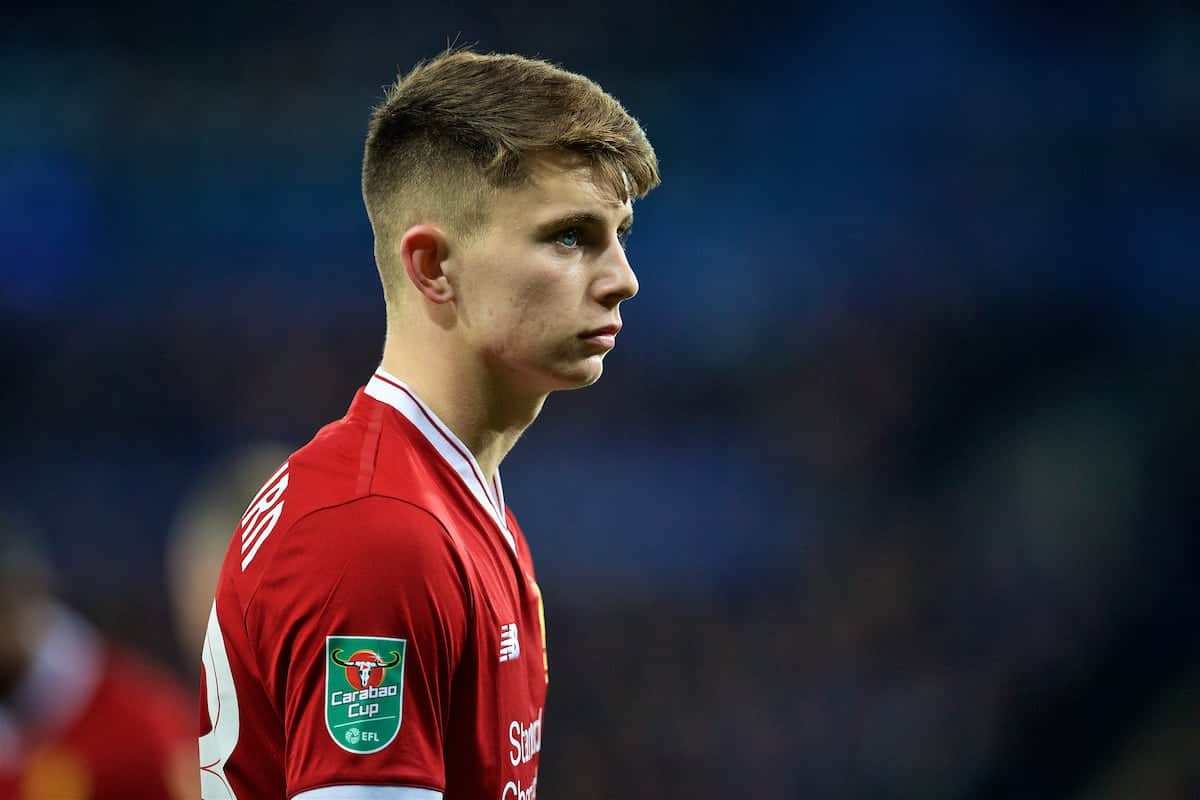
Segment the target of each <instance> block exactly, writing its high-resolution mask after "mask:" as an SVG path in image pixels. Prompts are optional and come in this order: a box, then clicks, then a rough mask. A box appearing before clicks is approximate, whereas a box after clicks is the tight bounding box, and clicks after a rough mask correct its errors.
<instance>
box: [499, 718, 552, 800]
mask: <svg viewBox="0 0 1200 800" xmlns="http://www.w3.org/2000/svg"><path fill="white" fill-rule="evenodd" d="M542 711H543V709H540V708H539V709H538V712H537V716H536V717H534V718H533V719H531V720H530V721H529V722H528V723H522V722H521V721H520V720H515V719H514V720H513V721H512V722H510V723H509V724H508V744H509V750H508V760H509V763H511V764H512V765H513V766H514V767H519V766H521V765H522V764H528V763H529V762H530V761H533V759H534V756H536V755H537V754H538V753H540V752H541V751H542ZM500 800H537V769H536V768H535V769H534V772H533V778H532V779H530V780H529V783H528V784H524V783H522V782H521V780H520V779H517V780H510V781H509V782H508V783H506V784H504V790H503V791H502V792H501V793H500Z"/></svg>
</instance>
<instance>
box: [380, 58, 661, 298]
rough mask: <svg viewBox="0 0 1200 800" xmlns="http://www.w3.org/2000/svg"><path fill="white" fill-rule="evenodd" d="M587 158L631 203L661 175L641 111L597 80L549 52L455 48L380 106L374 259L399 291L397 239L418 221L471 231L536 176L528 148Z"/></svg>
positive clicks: (395, 88)
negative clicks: (496, 200)
mask: <svg viewBox="0 0 1200 800" xmlns="http://www.w3.org/2000/svg"><path fill="white" fill-rule="evenodd" d="M550 151H564V152H567V153H574V154H577V155H579V156H582V157H584V158H585V159H587V161H589V162H590V163H591V165H592V167H593V168H594V169H595V170H596V171H597V173H598V176H599V180H601V181H602V182H603V183H604V184H606V185H607V186H609V187H610V188H611V189H612V190H613V191H614V192H615V193H616V196H617V197H619V198H621V200H622V201H625V200H629V199H631V196H632V197H633V198H640V197H643V196H644V195H645V194H646V193H647V192H649V191H650V190H651V189H653V188H654V187H655V186H657V185H658V183H659V174H658V159H657V158H656V157H655V155H654V149H653V148H652V147H651V146H650V142H649V141H648V140H647V139H646V134H645V133H644V132H643V131H642V128H641V126H640V125H639V124H638V122H637V120H635V119H634V118H633V117H631V116H630V115H629V114H628V113H627V112H626V111H625V109H624V108H623V107H622V106H621V104H620V103H619V102H617V100H616V99H614V98H613V97H612V96H610V95H609V94H607V93H606V92H605V91H604V90H603V89H601V88H600V87H599V86H598V85H597V84H596V83H594V82H593V81H591V80H589V79H588V78H585V77H583V76H582V75H577V74H575V73H572V72H568V71H566V70H564V69H561V68H560V67H557V66H555V65H553V64H550V63H547V62H545V61H540V60H536V59H531V58H525V57H523V56H517V55H498V54H487V55H485V54H480V53H475V52H472V51H469V50H462V49H452V50H447V51H446V52H444V53H442V54H441V55H439V56H437V57H436V58H433V59H430V60H429V61H424V62H421V63H419V64H417V65H416V66H415V67H413V69H412V70H411V71H410V72H409V73H408V74H406V75H402V76H401V77H400V78H399V79H398V80H397V81H396V82H395V83H394V84H392V86H391V87H389V88H388V90H387V92H386V94H385V96H384V99H383V101H382V102H381V103H380V104H379V105H378V106H376V107H375V108H374V109H373V111H372V113H371V121H370V125H369V127H368V130H367V141H366V147H365V148H364V154H363V166H362V190H363V200H364V201H365V203H366V206H367V215H368V216H369V217H370V220H371V227H372V228H373V229H374V231H375V240H376V250H375V252H376V261H377V263H378V267H379V272H380V277H381V278H382V279H383V284H384V289H385V291H386V292H387V293H388V295H389V296H390V295H391V292H392V289H393V286H392V285H391V284H392V280H393V275H392V274H391V273H392V270H391V269H389V262H390V261H391V258H392V257H391V253H392V252H393V251H394V244H395V242H396V241H397V240H398V239H399V237H400V236H402V235H403V234H404V232H405V231H406V230H408V228H409V227H411V226H412V225H414V224H417V223H420V222H433V223H435V224H441V225H445V226H446V227H447V228H448V229H449V230H450V231H451V232H453V233H455V234H457V235H459V236H461V237H470V236H472V235H473V234H475V233H477V232H479V231H480V230H481V229H482V228H483V227H484V226H485V225H486V223H487V219H488V212H489V209H490V206H489V202H490V201H491V199H492V198H493V197H494V196H495V194H496V192H497V191H498V190H500V189H505V188H511V187H517V186H520V185H521V184H522V183H523V182H525V181H526V180H527V179H528V177H529V160H530V157H531V156H535V155H537V154H539V153H545V152H550Z"/></svg>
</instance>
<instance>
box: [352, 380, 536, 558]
mask: <svg viewBox="0 0 1200 800" xmlns="http://www.w3.org/2000/svg"><path fill="white" fill-rule="evenodd" d="M365 391H366V394H367V396H368V397H373V398H375V399H376V400H378V401H380V402H381V403H387V404H388V405H389V406H391V407H392V408H394V409H396V410H397V411H399V412H400V413H401V414H403V415H404V416H405V418H406V419H407V420H408V421H409V422H411V423H412V424H413V427H415V428H416V429H417V430H419V431H420V432H421V433H422V434H423V435H424V436H425V438H426V439H428V440H429V443H430V444H431V445H433V447H434V449H435V450H437V451H438V453H440V454H441V456H442V458H443V459H444V460H445V461H446V463H447V464H449V465H450V466H451V467H452V468H453V469H454V471H455V472H457V473H458V477H459V478H461V479H462V482H463V484H464V485H465V486H466V487H467V489H468V490H469V491H470V492H471V494H472V495H474V497H475V499H476V500H477V501H478V502H479V505H480V506H482V507H483V510H484V511H486V512H487V513H488V516H490V517H491V518H492V521H493V522H495V523H496V527H498V528H499V529H500V533H502V534H503V535H504V539H505V541H507V542H508V546H509V547H511V548H512V549H513V552H516V549H517V545H516V542H515V541H513V537H512V533H510V532H509V530H508V522H507V520H506V519H505V515H504V486H503V484H501V482H500V471H499V470H497V471H496V477H495V478H494V479H493V480H492V483H491V485H488V482H487V481H486V480H484V477H483V470H482V469H480V468H479V464H478V463H477V462H476V461H475V456H474V455H472V454H471V451H470V449H468V448H467V446H466V445H465V444H463V443H462V442H461V441H460V440H459V438H458V437H457V436H455V435H454V432H453V431H451V430H450V428H448V427H447V426H446V423H444V422H442V421H441V420H440V419H438V416H437V414H434V413H433V409H431V408H430V407H429V406H427V405H425V403H424V402H422V401H421V398H419V397H417V393H416V392H414V391H413V390H412V389H411V388H409V387H408V386H406V385H405V383H404V382H403V381H401V380H400V379H399V378H397V377H395V376H394V375H391V374H389V373H387V372H385V371H384V370H383V368H382V367H381V368H380V369H377V370H375V374H374V375H373V376H371V380H370V381H368V382H367V388H366V390H365Z"/></svg>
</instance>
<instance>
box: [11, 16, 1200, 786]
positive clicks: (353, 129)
mask: <svg viewBox="0 0 1200 800" xmlns="http://www.w3.org/2000/svg"><path fill="white" fill-rule="evenodd" d="M22 5H24V6H25V7H24V9H23V11H22V12H21V13H18V14H17V15H16V16H15V17H14V18H13V19H15V22H13V23H12V24H9V23H6V24H5V26H4V29H3V32H2V33H0V44H2V45H3V47H2V52H3V61H4V65H5V68H4V69H3V70H0V76H2V77H0V119H2V122H3V124H0V248H2V250H0V277H2V280H3V287H2V288H3V293H2V295H0V313H2V323H0V325H2V329H3V337H2V338H0V368H2V369H3V374H4V376H5V377H4V380H3V382H2V384H0V403H2V405H0V408H2V410H3V414H2V415H0V426H2V428H0V429H2V432H3V437H4V441H5V448H4V451H5V458H4V459H3V467H2V468H3V485H2V489H3V494H4V495H6V497H7V498H8V499H9V500H10V501H16V502H19V503H20V505H21V507H22V509H23V511H24V513H26V514H28V515H29V516H30V517H31V518H34V519H36V520H37V521H38V524H39V525H40V527H41V528H42V529H43V530H44V531H45V533H46V536H47V539H48V541H49V542H50V543H51V545H52V547H53V555H54V556H55V566H56V569H57V570H58V571H59V573H60V574H61V576H62V577H63V579H64V580H63V585H64V586H65V588H66V590H67V596H68V598H69V599H70V600H71V601H72V602H73V603H74V605H75V607H76V608H77V609H79V610H80V611H81V612H82V613H83V614H84V615H85V616H87V617H88V618H89V619H91V620H92V621H93V622H94V623H95V624H97V625H98V626H99V627H100V628H101V629H102V630H104V631H106V632H107V633H109V634H110V635H112V636H113V637H115V638H117V639H118V640H120V641H123V642H125V643H127V644H129V645H133V646H136V647H139V648H141V649H142V650H143V651H144V652H146V653H148V654H150V655H152V656H154V657H156V658H158V659H159V660H160V661H163V662H165V663H168V664H170V665H172V666H174V667H175V668H176V669H177V671H178V672H179V674H180V675H181V676H186V679H187V680H191V676H192V675H194V673H195V671H196V670H197V667H198V657H199V641H195V642H191V643H190V645H188V644H185V646H184V647H183V648H182V652H181V648H179V647H178V646H177V645H176V636H177V633H178V632H179V629H180V628H182V627H185V626H182V625H180V626H176V625H175V624H174V623H173V622H172V616H171V614H170V611H169V607H168V600H167V598H168V586H167V585H166V577H165V576H166V575H167V574H168V572H169V571H168V570H165V569H164V562H165V561H167V560H168V558H167V549H168V548H167V544H166V543H167V541H168V539H169V535H168V533H169V531H171V530H172V528H173V526H177V525H178V524H180V523H179V520H180V514H181V512H180V508H181V506H186V505H187V503H188V502H192V501H194V500H195V496H194V492H195V487H196V486H197V485H198V482H201V481H203V480H206V478H205V477H204V476H210V478H211V476H212V475H213V474H215V473H219V472H220V470H221V465H222V464H225V463H227V461H226V460H227V459H228V458H229V457H230V454H231V453H235V452H236V451H237V449H238V448H239V447H242V446H244V445H247V444H250V443H253V442H258V441H272V442H276V443H282V444H284V445H287V446H296V445H298V444H300V443H302V442H303V441H305V440H306V439H307V438H308V437H309V436H310V435H311V434H312V432H313V431H314V430H315V429H316V428H317V427H318V426H320V425H321V424H323V423H324V422H326V421H328V420H331V419H333V418H335V417H337V416H340V415H341V414H342V413H343V412H344V410H345V407H346V406H347V404H348V403H349V401H350V398H351V396H352V393H353V391H354V390H355V388H356V387H357V386H359V385H361V384H362V383H363V382H365V380H366V378H367V377H368V376H369V374H370V372H371V370H372V369H373V367H374V366H375V362H376V359H377V357H378V353H379V351H380V347H381V336H382V331H383V315H382V304H381V303H380V300H379V297H378V293H379V289H378V285H377V278H376V276H375V272H374V268H373V265H372V260H371V259H372V254H371V240H370V230H369V227H368V225H367V221H366V217H365V214H364V213H363V211H362V208H361V202H360V200H359V195H358V177H357V168H358V159H359V155H360V148H361V139H362V136H363V133H364V130H365V128H364V126H365V122H366V113H367V109H368V107H369V106H370V104H371V103H372V102H373V101H374V100H376V99H377V98H378V95H379V92H380V87H381V85H382V84H383V83H385V82H386V81H388V80H389V79H390V77H391V76H392V75H393V74H394V73H395V71H396V69H397V68H400V67H407V66H408V65H410V64H411V63H413V62H414V61H415V60H417V59H418V58H421V57H424V56H428V55H431V54H432V53H434V52H436V51H437V50H438V49H439V48H441V47H443V46H445V45H446V44H447V41H448V40H457V41H459V42H460V43H478V47H480V48H481V49H489V50H514V51H519V52H523V53H526V54H535V55H542V56H545V57H547V58H550V59H551V60H555V61H558V62H560V63H563V64H564V65H565V66H567V67H569V68H572V69H576V70H579V71H581V72H584V73H585V74H588V75H590V76H592V77H594V78H596V79H597V80H598V81H599V82H600V83H601V84H602V85H604V86H605V88H607V89H609V90H610V91H612V92H613V93H614V94H615V95H616V96H617V97H619V98H620V99H621V100H622V101H623V102H624V103H625V105H626V106H627V107H628V108H629V109H630V110H631V111H632V112H633V113H634V114H635V115H636V116H638V117H639V119H641V121H642V122H643V124H644V125H645V127H646V129H647V131H648V133H649V136H650V138H651V141H652V142H653V143H654V145H655V146H656V148H657V150H658V152H659V156H660V159H661V161H662V167H663V174H664V184H663V187H662V188H661V189H659V190H658V191H657V192H655V193H654V194H652V195H651V196H650V197H649V198H648V199H647V200H645V201H644V202H643V203H641V204H640V205H639V206H638V207H637V209H636V215H637V225H636V230H635V232H634V235H633V238H632V239H631V241H630V244H629V250H630V255H631V260H632V261H633V264H634V266H635V268H636V269H637V270H638V272H639V277H640V279H641V283H642V290H641V294H640V295H639V297H638V298H637V299H635V300H634V301H632V302H631V303H629V304H628V306H627V309H628V311H627V313H626V314H625V315H624V316H625V321H626V330H625V332H623V333H622V336H621V342H620V346H619V347H618V348H617V349H616V351H615V352H614V353H613V355H612V356H611V357H610V358H609V361H608V369H607V370H606V375H605V377H604V379H603V381H601V383H600V384H598V385H597V386H596V387H593V388H591V389H589V390H587V391H584V392H579V393H574V394H569V395H561V396H555V397H552V398H551V399H550V401H549V402H548V403H547V406H546V410H545V412H544V413H543V417H542V419H541V420H539V422H538V423H537V424H536V425H535V426H534V427H533V428H532V429H531V430H530V431H529V432H528V433H527V434H526V435H525V437H524V440H523V441H522V442H521V444H520V445H519V446H518V447H517V448H516V449H515V450H514V452H513V454H512V455H511V456H510V457H509V459H508V460H507V461H506V463H505V465H504V469H503V471H504V475H505V482H506V491H505V493H506V495H507V496H508V498H509V500H510V502H511V503H512V505H513V507H514V509H515V510H516V511H517V513H518V514H519V516H520V518H521V520H522V525H523V528H524V529H525V530H526V531H527V533H528V536H529V539H530V541H531V545H532V547H533V550H534V556H535V559H536V561H537V563H538V568H539V578H540V579H541V582H542V585H543V588H544V593H545V597H546V607H547V616H548V620H547V621H548V625H549V639H550V659H551V661H550V664H551V685H550V700H549V706H548V708H547V720H546V725H547V727H546V738H545V742H544V752H543V768H542V775H541V787H540V788H541V792H540V794H541V796H543V797H546V798H572V800H593V798H595V799H599V798H613V797H623V798H630V799H631V800H632V799H635V798H656V799H657V798H664V797H665V798H685V797H686V798H693V799H701V798H716V797H728V796H733V795H734V794H735V793H737V794H743V793H744V794H746V795H747V796H749V795H750V794H753V795H755V796H764V797H781V798H782V797H814V798H888V797H920V798H979V799H980V800H986V799H990V798H1043V797H1045V798H1078V800H1110V798H1111V799H1112V800H1116V798H1162V799H1164V800H1172V799H1173V798H1190V797H1196V796H1200V766H1198V763H1200V762H1197V760H1196V759H1195V757H1194V754H1195V752H1196V751H1197V748H1200V647H1198V646H1197V636H1196V630H1197V622H1198V620H1197V608H1198V607H1200V604H1198V600H1200V589H1198V583H1200V582H1198V581H1197V580H1196V564H1197V563H1198V562H1197V556H1200V545H1198V541H1197V539H1196V535H1195V534H1196V530H1197V527H1198V526H1197V525H1196V523H1197V520H1196V502H1195V498H1196V490H1195V482H1194V480H1190V479H1187V478H1186V477H1185V476H1186V475H1187V469H1186V468H1187V467H1188V466H1190V464H1191V463H1192V461H1193V460H1194V453H1195V445H1196V443H1197V441H1198V440H1200V437H1198V436H1197V434H1198V433H1200V431H1198V430H1197V428H1198V421H1200V374H1198V369H1197V366H1198V364H1200V324H1198V323H1197V312H1198V311H1200V302H1198V301H1200V292H1198V291H1197V289H1198V288H1200V286H1198V285H1200V277H1198V275H1200V272H1198V269H1197V267H1198V266H1200V262H1198V258H1197V253H1198V252H1200V146H1198V144H1197V143H1198V142H1200V14H1198V13H1197V12H1196V11H1195V10H1187V9H1186V8H1185V4H1177V5H1176V4H1167V5H1162V6H1156V5H1154V4H1150V5H1143V6H1140V7H1139V8H1140V10H1138V11H1134V10H1133V6H1129V5H1127V4H1117V5H1106V4H1090V5H1086V6H1084V5H1079V6H1078V7H1076V9H1075V10H1074V11H1071V10H1070V8H1069V7H1068V10H1064V9H1062V8H1056V10H1055V11H1054V12H1053V13H1051V12H1048V11H1047V12H1040V11H1031V10H1029V8H1026V9H1024V10H1016V9H1015V8H1014V9H1012V10H1010V11H1008V12H1006V13H1001V12H1000V11H997V10H995V9H992V10H991V11H989V12H988V13H982V12H969V11H966V10H963V8H964V7H959V8H957V9H956V8H954V7H952V6H951V5H950V4H936V3H935V4H931V5H922V6H921V7H920V10H919V12H918V11H912V10H911V9H910V12H909V13H907V14H904V15H901V14H898V13H895V12H887V11H885V10H882V9H879V8H876V7H873V6H870V5H863V4H853V3H851V4H818V5H819V7H813V8H809V9H806V10H805V9H793V10H791V11H788V10H786V9H784V8H782V7H775V6H771V7H770V8H769V10H768V8H767V7H763V9H762V10H761V12H757V11H754V9H753V8H747V7H746V6H744V5H740V6H737V7H736V8H735V7H733V6H732V5H730V6H718V5H714V4H708V3H703V2H702V3H700V4H695V3H691V4H687V5H686V6H684V5H682V4H677V3H673V2H667V3H662V4H647V5H644V6H637V7H633V6H631V7H629V8H627V9H621V10H620V13H616V9H611V11H612V12H613V13H608V11H606V10H605V9H597V8H596V7H594V6H591V5H587V4H583V3H577V2H574V1H573V0H572V1H571V2H567V3H561V4H557V5H556V6H555V8H554V9H553V11H550V10H547V9H545V8H541V7H538V6H535V5H534V4H528V3H517V4H515V5H513V4H500V5H492V4H486V3H472V2H462V1H461V0H459V1H456V2H450V3H448V4H441V5H440V7H439V8H438V9H436V10H427V11H428V13H425V12H423V13H422V14H419V15H415V14H413V13H412V12H407V11H404V12H402V11H398V10H396V11H392V12H389V13H387V14H383V13H381V12H379V11H378V10H370V8H369V7H368V6H366V5H361V6H360V5H359V4H356V3H354V2H350V3H342V4H339V5H338V6H337V7H336V10H330V9H323V10H320V11H318V10H314V9H315V7H310V6H304V8H303V9H299V10H296V9H288V10H286V11H285V10H284V7H282V6H275V5H271V6H262V7H252V8H243V9H241V10H239V11H237V12H236V13H235V12H229V11H225V10H220V11H218V10H217V7H216V6H210V5H207V4H205V5H190V4H187V3H185V4H184V5H183V7H182V8H181V10H180V11H179V12H178V13H176V12H172V13H171V14H169V15H167V14H165V13H164V12H163V11H162V10H161V8H160V7H158V6H151V5H150V4H145V3H138V2H133V3H126V4H118V10H114V11H112V12H110V13H106V14H105V15H104V16H102V17H96V16H90V15H88V14H86V13H72V14H60V13H56V12H55V11H54V10H52V9H51V10H47V9H46V8H44V7H42V6H38V7H36V8H35V7H34V6H33V5H32V4H18V7H20V6H22ZM266 474H267V473H266V472H264V473H263V475H262V476H260V478H265V477H266ZM253 488H256V487H252V488H250V489H249V490H248V491H247V495H246V496H247V497H248V496H249V494H250V493H252V491H253ZM189 497H191V498H192V500H191V501H189V500H188V498H189ZM213 508H219V506H218V505H214V506H213ZM233 513H234V514H236V512H233ZM232 526H233V516H232V514H231V516H230V519H229V525H228V527H229V529H230V530H232ZM197 558H198V557H197ZM185 560H186V559H185ZM170 574H178V573H177V572H170ZM199 583H200V584H201V591H202V589H203V587H202V584H203V581H199ZM177 588H178V587H177ZM183 638H185V639H186V638H188V637H187V636H184V637H183ZM189 685H190V684H189Z"/></svg>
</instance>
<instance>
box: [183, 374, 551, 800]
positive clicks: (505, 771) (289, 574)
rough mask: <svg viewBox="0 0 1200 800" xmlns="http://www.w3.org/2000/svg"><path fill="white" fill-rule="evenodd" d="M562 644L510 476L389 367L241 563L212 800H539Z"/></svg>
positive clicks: (209, 765) (282, 486) (235, 579)
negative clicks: (550, 696) (551, 623)
mask: <svg viewBox="0 0 1200 800" xmlns="http://www.w3.org/2000/svg"><path fill="white" fill-rule="evenodd" d="M545 641H546V640H545V630H544V617H543V614H542V603H541V594H540V591H539V589H538V586H537V583H536V582H535V581H534V577H533V562H532V560H531V558H530V554H529V548H528V545H527V544H526V542H525V537H524V536H523V535H522V533H521V530H520V528H519V527H518V525H517V521H516V519H515V518H514V517H513V515H512V514H511V513H510V512H509V511H508V510H507V509H506V508H505V505H504V495H503V491H502V489H501V485H500V480H499V477H498V476H497V478H496V479H495V480H494V481H493V482H491V483H490V484H488V483H487V482H485V480H484V478H483V474H482V472H481V471H480V469H479V466H478V464H476V463H475V459H474V458H473V457H472V455H471V453H470V451H469V450H468V449H467V448H466V447H465V446H464V445H463V444H462V442H460V441H459V440H458V438H457V437H455V436H454V434H453V433H452V432H451V431H450V430H449V429H448V428H447V427H446V426H445V425H444V424H442V423H441V421H440V420H438V419H437V417H436V416H435V415H434V414H433V412H432V411H431V410H430V409H429V408H428V407H426V406H425V405H424V404H423V403H422V402H421V401H420V400H419V399H418V398H417V397H416V395H415V394H414V393H413V392H412V391H411V390H410V389H409V388H408V387H406V386H404V385H403V384H402V383H401V382H400V381H398V380H397V379H395V378H394V377H392V376H390V375H388V374H387V373H385V372H383V371H382V370H380V371H378V372H377V373H376V374H375V375H374V376H373V377H372V378H371V381H370V382H369V383H368V384H367V386H366V387H365V388H364V389H362V390H360V391H359V392H358V394H357V396H356V397H355V398H354V402H353V403H352V404H351V406H350V410H349V411H348V412H347V414H346V416H345V417H343V418H342V419H341V420H339V421H337V422H334V423H332V424H330V425H328V426H326V427H325V428H323V429H322V430H321V431H320V432H319V433H318V434H317V435H316V436H315V437H314V438H313V440H312V441H311V442H310V443H309V444H307V445H306V446H304V447H303V448H301V449H300V450H298V451H297V452H296V453H295V454H293V455H292V456H291V458H289V459H288V460H287V462H286V463H285V464H284V465H283V466H281V467H280V468H279V470H278V471H277V472H276V473H275V474H274V475H272V476H271V477H270V478H269V479H268V480H267V482H266V484H265V485H264V486H263V488H262V489H261V490H260V491H259V493H258V494H257V495H256V496H255V497H254V498H253V499H252V500H251V502H250V505H249V507H248V508H247V509H246V513H245V515H244V516H243V517H242V520H241V523H240V524H239V526H238V528H237V530H236V532H235V533H234V536H233V540H232V542H231V543H230V547H229V550H228V551H227V552H226V555H225V562H224V564H223V566H222V568H221V574H220V578H219V579H218V582H217V591H216V600H215V603H214V606H213V612H212V615H211V616H210V618H209V627H208V635H207V638H206V639H205V643H204V656H203V666H204V678H203V679H202V686H201V701H202V706H203V707H204V708H207V714H202V723H203V724H202V728H203V729H204V730H205V733H204V735H202V736H201V737H200V769H201V787H202V795H203V797H204V800H227V799H228V798H238V800H249V799H250V798H253V799H254V800H260V799H264V798H285V797H288V798H291V797H300V798H303V800H367V799H368V798H369V799H370V800H393V798H396V799H397V800H398V799H400V798H404V800H410V799H411V800H418V799H419V800H431V799H432V798H439V797H443V796H444V797H445V798H446V799H447V800H480V798H496V800H534V798H535V797H536V794H537V768H538V753H539V752H540V750H541V729H542V719H543V706H544V703H545V697H546V685H547V682H548V671H547V670H548V667H547V662H546V655H545ZM203 717H207V719H203Z"/></svg>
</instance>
